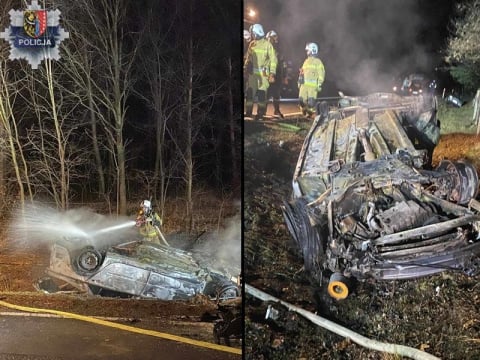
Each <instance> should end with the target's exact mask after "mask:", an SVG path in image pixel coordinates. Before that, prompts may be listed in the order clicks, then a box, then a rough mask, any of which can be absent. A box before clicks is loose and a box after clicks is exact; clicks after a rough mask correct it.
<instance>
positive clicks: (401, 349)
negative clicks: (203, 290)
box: [245, 284, 440, 360]
mask: <svg viewBox="0 0 480 360" xmlns="http://www.w3.org/2000/svg"><path fill="white" fill-rule="evenodd" d="M245 293H247V294H250V295H252V296H254V297H256V298H257V299H260V300H262V301H272V302H276V303H279V304H281V305H283V306H285V307H286V308H288V310H290V311H294V312H296V313H298V314H300V315H302V316H303V317H305V318H306V319H308V320H310V321H311V322H313V323H314V324H315V325H318V326H321V327H323V328H324V329H327V330H329V331H332V332H334V333H335V334H337V335H340V336H343V337H345V338H348V339H350V340H352V341H353V342H355V343H357V344H358V345H361V346H363V347H366V348H367V349H372V350H377V351H382V352H386V353H390V354H395V355H398V356H405V357H409V358H412V359H416V360H440V358H438V357H436V356H434V355H431V354H429V353H427V352H425V351H422V350H419V349H415V348H412V347H409V346H405V345H398V344H391V343H384V342H381V341H377V340H373V339H369V338H367V337H365V336H363V335H360V334H358V333H356V332H354V331H352V330H350V329H347V328H345V327H343V326H341V325H338V324H336V323H334V322H333V321H330V320H327V319H325V318H322V317H321V316H318V315H315V314H312V313H311V312H310V311H307V310H305V309H302V308H300V307H298V306H295V305H292V304H290V303H288V302H286V301H283V300H280V299H278V298H276V297H274V296H272V295H269V294H267V293H265V292H263V291H261V290H258V289H256V288H254V287H253V286H251V285H248V284H245Z"/></svg>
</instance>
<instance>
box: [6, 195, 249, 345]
mask: <svg viewBox="0 0 480 360" xmlns="http://www.w3.org/2000/svg"><path fill="white" fill-rule="evenodd" d="M198 199H200V198H198ZM202 205H203V206H205V207H204V208H203V209H204V210H205V209H207V207H206V206H207V205H208V206H211V210H212V212H211V213H210V215H208V212H207V211H202V212H199V214H201V217H200V218H196V224H197V225H198V227H199V231H204V230H214V229H215V228H216V227H217V226H218V224H219V216H221V217H222V218H223V217H225V218H228V217H230V216H234V215H235V214H236V213H238V204H235V203H234V202H233V201H225V200H224V199H223V200H221V199H220V200H215V199H213V198H210V199H208V201H207V200H205V199H202ZM169 206H171V207H172V209H170V214H173V215H171V217H170V218H167V219H166V229H165V233H166V234H168V233H169V232H174V231H177V230H178V229H177V227H178V226H179V223H180V220H179V219H181V218H182V217H181V216H180V215H181V213H182V212H181V211H177V210H176V209H180V208H181V204H179V203H172V204H170V205H169ZM177 213H178V214H179V215H178V219H176V217H177ZM7 227H8V226H7V225H6V224H5V225H4V226H3V228H4V229H5V228H7ZM13 240H14V239H12V238H9V235H8V233H7V232H4V233H3V234H2V235H1V236H0V300H3V301H5V302H8V303H11V304H15V305H21V306H27V307H38V308H45V309H54V310H60V311H66V312H72V313H76V314H81V315H91V316H99V317H106V318H109V319H110V318H119V320H120V321H122V322H127V323H130V324H132V325H134V326H137V327H140V328H145V329H151V330H157V331H162V332H169V333H171V334H174V335H179V336H185V337H188V338H191V339H196V340H202V341H208V342H215V339H214V336H213V327H214V324H215V322H216V321H219V320H220V319H221V318H222V314H223V313H221V311H220V308H219V306H218V304H216V303H215V302H213V301H211V300H209V299H207V298H205V297H203V296H199V297H196V298H193V299H191V300H189V301H160V300H142V299H132V298H130V299H125V298H107V297H100V296H92V295H87V294H82V293H77V292H71V293H56V294H47V293H44V292H40V291H37V290H36V289H35V287H34V284H35V283H36V282H37V280H38V279H40V278H42V277H45V269H46V268H47V267H48V264H49V256H50V251H49V249H50V248H49V246H47V245H44V246H37V247H35V248H34V249H33V248H29V247H28V246H18V244H16V243H15V241H13ZM224 305H225V304H224ZM227 308H230V309H233V310H235V311H237V310H239V309H240V308H241V301H236V302H234V303H231V304H227ZM0 311H15V310H11V309H8V308H4V307H1V306H0ZM222 344H224V343H223V342H222ZM231 346H234V347H241V342H240V341H238V340H235V339H234V340H232V342H231Z"/></svg>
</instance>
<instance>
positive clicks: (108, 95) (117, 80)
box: [62, 0, 136, 214]
mask: <svg viewBox="0 0 480 360" xmlns="http://www.w3.org/2000/svg"><path fill="white" fill-rule="evenodd" d="M62 4H63V8H64V9H66V10H64V14H65V18H66V20H65V21H66V22H67V23H70V24H71V27H72V30H71V31H76V32H77V34H76V35H77V39H78V40H79V41H82V42H83V44H84V45H85V46H86V48H87V49H88V50H89V51H91V54H92V58H91V59H93V61H95V63H96V65H95V69H96V71H97V72H96V73H95V74H88V75H94V77H92V76H90V79H89V81H90V82H84V83H77V85H79V86H87V89H85V88H84V90H86V92H87V93H89V94H93V98H92V99H90V100H91V102H90V105H89V106H90V109H92V108H96V109H103V112H102V111H96V115H97V117H98V118H99V119H100V121H101V124H102V127H103V131H105V133H106V136H107V139H108V142H109V151H110V152H111V155H112V156H113V159H114V162H115V168H116V183H117V213H119V214H126V210H127V189H126V141H125V139H124V136H123V129H124V125H125V118H126V110H127V99H128V96H129V94H130V93H131V91H132V82H133V79H132V65H133V63H134V60H135V51H136V45H135V44H134V40H133V41H131V39H129V38H128V37H129V35H131V34H130V33H128V32H127V31H126V30H125V22H126V20H127V12H128V5H129V3H128V1H127V0H119V1H109V0H79V1H76V2H73V3H72V2H70V1H66V0H64V1H62ZM73 29H75V30H73ZM127 44H131V48H127ZM76 55H80V54H78V53H77V54H76ZM79 62H82V60H79ZM88 87H91V88H90V90H88ZM92 89H93V91H92ZM92 103H93V104H92Z"/></svg>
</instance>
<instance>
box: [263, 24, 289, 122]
mask: <svg viewBox="0 0 480 360" xmlns="http://www.w3.org/2000/svg"><path fill="white" fill-rule="evenodd" d="M266 37H267V40H268V41H269V42H270V43H271V44H272V46H273V48H274V49H275V54H276V56H277V72H276V74H275V82H274V83H272V84H270V86H269V88H268V92H267V94H268V95H267V98H270V97H272V98H273V109H274V112H273V113H274V115H277V116H280V117H281V118H283V114H282V113H281V112H280V91H281V90H282V85H283V83H284V81H285V74H284V70H285V69H286V66H285V65H284V61H283V58H282V57H281V56H280V49H279V45H278V34H277V33H276V32H275V30H270V31H269V32H268V33H267V36H266Z"/></svg>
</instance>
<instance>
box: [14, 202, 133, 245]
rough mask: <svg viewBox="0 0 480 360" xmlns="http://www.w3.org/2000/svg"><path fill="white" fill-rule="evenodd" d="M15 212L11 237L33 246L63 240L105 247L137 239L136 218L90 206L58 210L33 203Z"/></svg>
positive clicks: (19, 242) (20, 243) (22, 243)
mask: <svg viewBox="0 0 480 360" xmlns="http://www.w3.org/2000/svg"><path fill="white" fill-rule="evenodd" d="M14 214H16V215H17V216H16V217H15V218H14V219H13V220H12V221H11V223H10V226H9V229H8V232H9V237H10V238H11V239H12V240H13V241H14V243H16V244H17V245H18V246H28V247H30V248H32V247H33V248H35V247H37V246H40V245H46V244H47V245H48V244H53V243H54V242H57V241H60V240H62V241H67V242H70V243H72V244H75V243H78V244H79V246H82V245H83V246H84V245H85V244H89V245H93V246H95V247H104V246H108V245H113V244H119V243H122V242H127V241H131V240H134V239H135V237H136V234H137V231H136V229H135V227H134V225H135V221H134V220H133V219H130V218H127V217H116V216H115V217H113V216H104V215H100V214H97V213H95V212H94V211H92V210H90V209H87V208H80V209H73V210H67V211H59V210H57V209H54V208H51V207H48V206H45V205H42V204H39V203H34V204H29V205H27V206H26V208H25V211H23V212H22V210H21V209H17V210H16V211H15V212H14Z"/></svg>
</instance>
